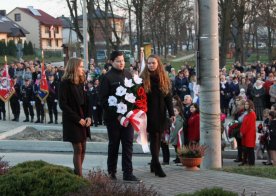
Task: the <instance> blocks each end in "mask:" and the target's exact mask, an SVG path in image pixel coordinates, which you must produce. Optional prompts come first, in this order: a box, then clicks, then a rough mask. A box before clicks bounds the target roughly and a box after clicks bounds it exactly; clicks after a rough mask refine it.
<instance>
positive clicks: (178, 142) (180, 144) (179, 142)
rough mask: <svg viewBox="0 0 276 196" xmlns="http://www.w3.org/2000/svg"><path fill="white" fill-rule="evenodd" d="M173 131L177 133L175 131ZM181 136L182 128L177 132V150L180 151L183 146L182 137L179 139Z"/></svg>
mask: <svg viewBox="0 0 276 196" xmlns="http://www.w3.org/2000/svg"><path fill="white" fill-rule="evenodd" d="M175 131H177V130H175ZM182 134H183V128H181V129H179V130H178V131H177V149H180V148H182V146H183V143H182V137H181V135H182Z"/></svg>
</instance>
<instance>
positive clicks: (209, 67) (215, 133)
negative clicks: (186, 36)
mask: <svg viewBox="0 0 276 196" xmlns="http://www.w3.org/2000/svg"><path fill="white" fill-rule="evenodd" d="M196 4H197V5H198V16H199V17H198V18H199V21H198V47H199V55H198V57H199V61H198V62H199V65H198V66H199V68H198V69H197V70H198V72H199V73H197V74H199V81H200V143H201V144H205V145H206V146H207V147H208V148H207V151H206V154H205V156H204V159H203V163H202V168H205V169H211V168H221V129H220V127H221V125H220V93H219V36H218V2H217V1H214V0H196Z"/></svg>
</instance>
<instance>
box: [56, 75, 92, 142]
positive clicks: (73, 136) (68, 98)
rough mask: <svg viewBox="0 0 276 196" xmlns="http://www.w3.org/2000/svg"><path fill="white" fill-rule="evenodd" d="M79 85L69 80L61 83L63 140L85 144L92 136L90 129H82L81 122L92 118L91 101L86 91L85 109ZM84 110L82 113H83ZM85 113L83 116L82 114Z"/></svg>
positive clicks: (60, 102)
mask: <svg viewBox="0 0 276 196" xmlns="http://www.w3.org/2000/svg"><path fill="white" fill-rule="evenodd" d="M80 99H81V96H80V95H79V91H78V89H77V85H74V84H72V83H71V82H70V81H69V80H64V81H62V82H61V83H60V88H59V106H60V108H61V110H62V126H63V140H64V141H69V142H84V141H86V138H87V137H89V138H90V137H91V135H90V127H82V126H81V125H80V124H79V121H80V120H81V119H82V118H84V119H85V118H87V117H90V116H91V112H90V111H89V101H88V98H87V94H86V92H85V91H84V100H83V103H84V104H83V107H81V102H82V100H80ZM81 109H82V112H81ZM81 113H83V114H81Z"/></svg>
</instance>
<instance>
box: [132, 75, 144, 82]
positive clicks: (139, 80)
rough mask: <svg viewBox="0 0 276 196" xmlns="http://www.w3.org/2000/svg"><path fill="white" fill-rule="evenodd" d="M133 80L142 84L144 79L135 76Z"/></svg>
mask: <svg viewBox="0 0 276 196" xmlns="http://www.w3.org/2000/svg"><path fill="white" fill-rule="evenodd" d="M133 80H134V82H135V83H136V84H142V81H143V80H142V78H140V77H139V76H138V75H134V76H133Z"/></svg>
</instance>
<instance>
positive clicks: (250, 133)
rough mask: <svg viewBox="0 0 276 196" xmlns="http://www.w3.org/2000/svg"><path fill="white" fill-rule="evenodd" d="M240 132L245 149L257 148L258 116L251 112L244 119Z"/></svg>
mask: <svg viewBox="0 0 276 196" xmlns="http://www.w3.org/2000/svg"><path fill="white" fill-rule="evenodd" d="M240 132H241V134H242V145H243V146H245V147H251V148H253V147H255V146H256V114H255V112H253V111H252V112H249V113H248V114H247V115H246V116H245V117H244V119H243V121H242V124H241V128H240Z"/></svg>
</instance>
